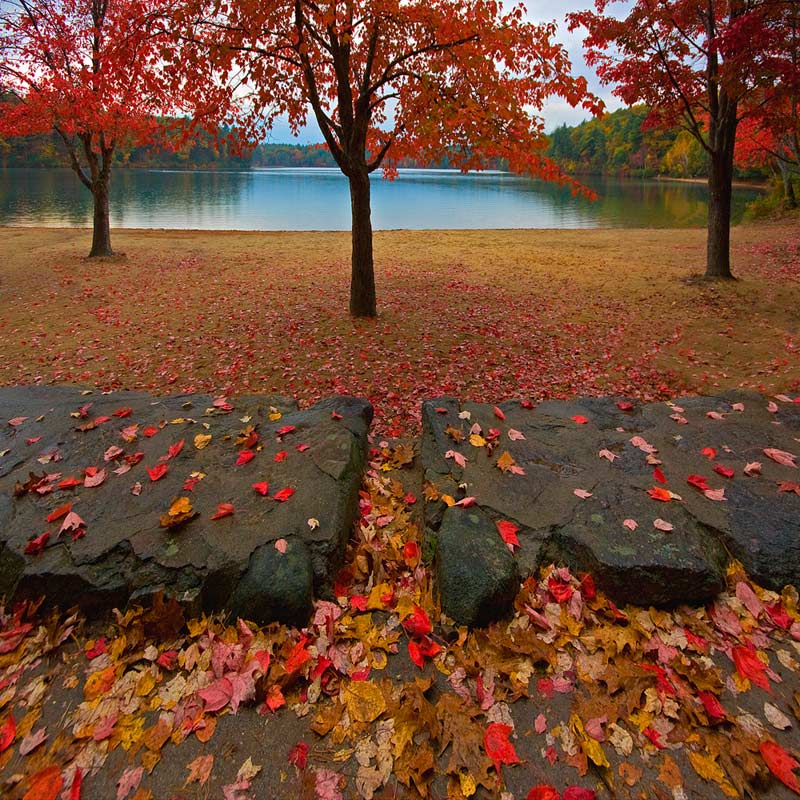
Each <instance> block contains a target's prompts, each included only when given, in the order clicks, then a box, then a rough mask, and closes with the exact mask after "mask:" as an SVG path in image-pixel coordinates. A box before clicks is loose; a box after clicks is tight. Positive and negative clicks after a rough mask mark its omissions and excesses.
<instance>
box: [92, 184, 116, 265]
mask: <svg viewBox="0 0 800 800" xmlns="http://www.w3.org/2000/svg"><path fill="white" fill-rule="evenodd" d="M108 183H109V181H108V175H103V174H101V175H100V176H99V177H98V179H97V180H96V181H95V182H94V183H93V184H92V197H93V198H94V225H93V230H92V249H91V252H90V253H89V258H97V257H101V256H113V255H114V251H113V250H112V249H111V227H110V223H109V216H108Z"/></svg>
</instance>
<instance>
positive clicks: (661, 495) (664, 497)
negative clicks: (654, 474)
mask: <svg viewBox="0 0 800 800" xmlns="http://www.w3.org/2000/svg"><path fill="white" fill-rule="evenodd" d="M647 494H649V495H650V497H652V498H653V500H658V501H660V502H662V503H669V501H670V500H671V499H672V495H671V494H670V493H669V491H668V490H667V489H662V488H661V487H660V486H654V487H653V488H652V489H648V490H647Z"/></svg>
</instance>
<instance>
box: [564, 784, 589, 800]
mask: <svg viewBox="0 0 800 800" xmlns="http://www.w3.org/2000/svg"><path fill="white" fill-rule="evenodd" d="M596 798H597V793H596V792H595V791H594V789H584V788H583V787H582V786H567V788H566V789H564V798H563V800H596Z"/></svg>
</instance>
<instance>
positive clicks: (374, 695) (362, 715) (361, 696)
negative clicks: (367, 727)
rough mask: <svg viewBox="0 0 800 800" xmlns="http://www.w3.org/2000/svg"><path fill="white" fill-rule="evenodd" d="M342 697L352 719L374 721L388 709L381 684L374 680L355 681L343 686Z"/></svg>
mask: <svg viewBox="0 0 800 800" xmlns="http://www.w3.org/2000/svg"><path fill="white" fill-rule="evenodd" d="M342 699H343V700H344V704H345V707H346V708H347V713H348V714H349V715H350V719H351V720H355V721H357V722H373V721H374V720H376V719H377V718H378V717H379V716H380V715H381V714H383V712H384V711H386V699H385V698H384V696H383V692H382V691H381V688H380V686H378V685H377V684H376V683H373V682H372V681H353V682H351V683H348V684H345V686H343V687H342Z"/></svg>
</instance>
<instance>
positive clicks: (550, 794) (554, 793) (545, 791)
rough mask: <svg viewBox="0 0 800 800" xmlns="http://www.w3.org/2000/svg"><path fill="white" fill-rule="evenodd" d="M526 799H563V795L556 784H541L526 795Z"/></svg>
mask: <svg viewBox="0 0 800 800" xmlns="http://www.w3.org/2000/svg"><path fill="white" fill-rule="evenodd" d="M525 800H561V795H560V794H559V792H558V790H557V789H556V788H555V786H547V785H545V784H540V785H539V786H534V787H533V788H532V789H531V790H530V791H529V792H528V794H527V795H525Z"/></svg>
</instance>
